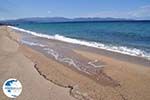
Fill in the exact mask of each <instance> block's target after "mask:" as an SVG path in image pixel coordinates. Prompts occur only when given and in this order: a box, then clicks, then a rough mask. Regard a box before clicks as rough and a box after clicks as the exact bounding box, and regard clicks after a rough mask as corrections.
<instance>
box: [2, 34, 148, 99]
mask: <svg viewBox="0 0 150 100" xmlns="http://www.w3.org/2000/svg"><path fill="white" fill-rule="evenodd" d="M11 33H12V32H11ZM29 38H31V36H29V37H28V36H27V37H26V39H27V40H30V39H29ZM26 39H25V40H26ZM31 39H32V41H34V42H35V41H40V42H41V43H45V44H46V45H48V47H44V48H50V49H52V50H56V51H57V52H58V53H61V54H63V55H61V56H60V58H59V56H56V55H57V53H56V52H50V53H49V54H48V53H46V52H45V51H43V48H42V47H39V46H36V45H35V46H30V45H25V44H22V43H20V45H19V46H18V50H17V53H21V54H22V55H23V56H24V57H25V58H26V59H28V60H29V62H30V63H32V64H31V65H30V66H28V67H27V68H29V69H30V70H31V68H32V71H33V73H36V75H34V74H33V73H31V74H28V73H25V69H24V68H26V67H22V66H21V68H20V67H19V69H20V70H18V71H17V75H16V73H15V74H14V75H16V76H15V77H20V76H18V75H20V74H18V73H25V74H27V76H28V77H29V76H30V78H28V77H25V76H24V78H22V77H20V78H19V80H23V83H24V84H25V83H26V81H25V80H27V79H30V80H35V79H38V78H39V80H40V79H41V80H40V82H41V81H43V82H42V83H43V84H44V82H45V84H46V83H47V85H50V84H54V86H56V87H58V88H61V89H62V90H63V91H65V92H63V95H60V96H59V94H60V91H61V92H62V90H59V89H58V91H54V92H52V91H50V93H49V91H48V90H47V89H49V88H47V87H48V86H46V85H42V86H43V87H42V86H41V88H40V89H42V90H43V91H42V93H44V94H45V96H44V97H45V98H44V100H49V99H47V98H46V97H47V94H48V93H49V94H51V93H52V95H49V96H50V97H51V98H53V97H54V99H50V100H55V98H56V97H57V99H58V100H59V99H60V98H62V96H65V97H66V98H65V99H64V100H71V99H73V98H72V97H74V98H76V99H79V100H149V99H150V85H149V83H150V74H149V73H150V66H149V61H147V60H145V59H143V58H138V57H130V56H127V55H122V54H118V53H113V52H109V51H106V50H98V49H93V48H89V47H84V46H79V45H73V44H69V43H64V42H60V41H56V40H47V39H41V38H37V37H32V38H31ZM14 40H16V39H14ZM46 41H47V42H46ZM7 48H8V47H7ZM52 50H51V51H52ZM52 54H53V55H52ZM54 54H55V55H54ZM64 56H65V57H68V58H71V59H73V61H74V62H75V63H76V65H77V67H78V68H76V67H74V66H73V64H70V63H68V62H67V63H66V62H61V61H59V59H64ZM55 58H57V59H55ZM10 59H11V58H10ZM20 59H22V58H20ZM11 60H12V59H11ZM137 60H139V61H137ZM3 61H5V60H3ZM67 61H71V60H70V59H69V60H67ZM17 63H18V62H17ZM24 63H27V62H24ZM0 64H1V63H0ZM2 68H3V67H2ZM2 68H1V69H2ZM12 69H13V70H15V69H17V67H14V68H12ZM5 70H6V71H7V70H8V68H5ZM21 70H23V72H22V71H21ZM34 71H35V72H34ZM0 72H1V73H2V71H0ZM10 72H11V70H9V71H8V73H10ZM29 72H30V71H29ZM11 73H12V72H11ZM32 74H33V75H32ZM11 75H12V76H13V74H11ZM31 76H32V77H31ZM0 77H1V78H3V77H5V78H6V77H7V75H5V74H3V73H2V74H1V76H0ZM33 77H37V78H33ZM28 82H29V81H28ZM40 85H41V84H40ZM37 86H38V84H37V85H32V86H30V89H32V88H33V89H35V88H36V87H37ZM25 89H29V88H25ZM53 89H54V90H55V87H54V88H53ZM32 92H33V91H32ZM33 93H34V95H38V93H39V92H38V93H37V92H35V91H34V92H33ZM39 94H40V93H39ZM69 94H70V95H69ZM26 95H27V94H26ZM26 95H25V94H23V93H22V94H21V96H26ZM28 95H29V94H28ZM56 95H57V96H56ZM21 96H20V97H21ZM70 96H71V97H70ZM37 97H38V96H37ZM38 98H40V97H38ZM41 98H42V97H41ZM41 98H40V99H41ZM70 98H71V99H70ZM33 99H36V100H37V98H35V97H34V98H33ZM33 99H32V100H33ZM19 100H24V99H19Z"/></svg>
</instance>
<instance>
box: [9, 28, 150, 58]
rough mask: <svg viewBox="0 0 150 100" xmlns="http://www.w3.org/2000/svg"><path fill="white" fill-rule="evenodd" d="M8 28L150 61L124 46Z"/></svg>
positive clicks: (136, 50) (147, 56)
mask: <svg viewBox="0 0 150 100" xmlns="http://www.w3.org/2000/svg"><path fill="white" fill-rule="evenodd" d="M8 27H9V28H12V29H15V30H18V31H21V32H25V33H28V34H32V35H34V36H38V37H43V38H47V39H54V40H59V41H63V42H68V43H73V44H79V45H84V46H89V47H94V48H100V49H105V50H109V51H113V52H118V53H122V54H127V55H131V56H138V57H144V58H147V59H149V60H150V53H146V52H145V51H143V50H140V49H136V48H128V47H125V46H113V45H105V44H102V43H97V42H88V41H83V40H78V39H72V38H68V37H64V36H61V35H58V34H56V35H54V36H51V35H46V34H41V33H36V32H32V31H29V30H25V29H21V28H18V27H14V26H8Z"/></svg>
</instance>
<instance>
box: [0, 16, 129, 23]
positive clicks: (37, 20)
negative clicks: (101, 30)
mask: <svg viewBox="0 0 150 100" xmlns="http://www.w3.org/2000/svg"><path fill="white" fill-rule="evenodd" d="M128 20H129V19H123V18H109V17H108V18H99V17H93V18H90V17H89V18H73V19H71V18H64V17H32V18H22V19H16V20H5V21H0V22H1V23H26V22H27V23H28V22H32V23H50V22H89V21H128Z"/></svg>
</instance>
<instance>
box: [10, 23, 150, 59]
mask: <svg viewBox="0 0 150 100" xmlns="http://www.w3.org/2000/svg"><path fill="white" fill-rule="evenodd" d="M10 27H11V28H13V29H17V30H20V31H23V32H26V33H28V34H32V35H34V36H37V37H43V38H47V39H54V40H59V41H63V42H67V43H72V44H78V45H84V46H87V47H93V48H99V49H105V50H108V51H113V52H118V53H122V54H126V55H130V56H138V57H142V58H145V59H149V60H150V21H101V22H55V23H31V22H30V23H19V24H17V26H10Z"/></svg>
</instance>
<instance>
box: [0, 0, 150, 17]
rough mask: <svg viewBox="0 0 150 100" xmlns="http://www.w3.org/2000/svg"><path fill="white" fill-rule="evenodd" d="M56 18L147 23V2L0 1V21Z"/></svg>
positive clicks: (106, 0) (98, 0)
mask: <svg viewBox="0 0 150 100" xmlns="http://www.w3.org/2000/svg"><path fill="white" fill-rule="evenodd" d="M56 16H57V17H67V18H74V17H117V18H118V17H119V18H136V19H139V18H140V19H150V0H0V20H2V19H16V18H24V17H56Z"/></svg>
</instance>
